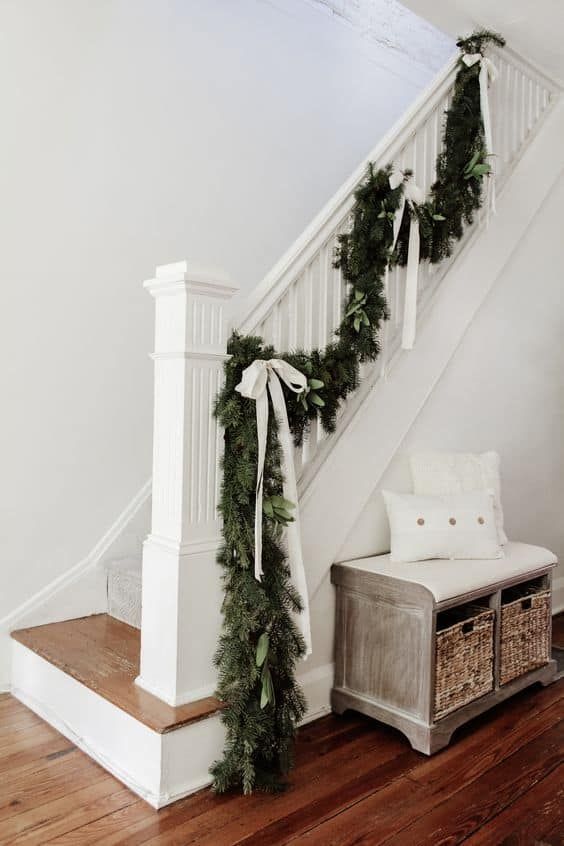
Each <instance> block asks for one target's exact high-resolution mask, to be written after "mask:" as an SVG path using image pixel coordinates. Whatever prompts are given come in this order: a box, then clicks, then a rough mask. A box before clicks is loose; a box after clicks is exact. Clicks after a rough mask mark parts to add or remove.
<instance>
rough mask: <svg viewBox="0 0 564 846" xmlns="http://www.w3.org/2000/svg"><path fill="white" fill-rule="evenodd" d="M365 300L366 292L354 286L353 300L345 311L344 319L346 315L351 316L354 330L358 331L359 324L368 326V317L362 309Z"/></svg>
mask: <svg viewBox="0 0 564 846" xmlns="http://www.w3.org/2000/svg"><path fill="white" fill-rule="evenodd" d="M367 302H368V296H367V294H365V293H364V292H363V291H359V290H358V289H357V288H355V290H354V296H353V300H352V302H351V304H350V306H349V307H348V309H347V310H346V312H345V319H346V318H347V317H353V326H354V328H355V332H360V327H361V326H370V319H369V317H368V315H367V314H366V311H365V309H364V307H365V305H366V303H367Z"/></svg>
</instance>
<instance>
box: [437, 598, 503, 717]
mask: <svg viewBox="0 0 564 846" xmlns="http://www.w3.org/2000/svg"><path fill="white" fill-rule="evenodd" d="M447 614H448V617H446V615H445V617H446V619H443V622H442V625H443V626H444V627H442V628H441V630H438V631H437V635H436V660H435V707H434V714H433V716H434V719H435V720H440V719H441V717H445V716H446V715H447V714H450V712H451V711H455V710H456V709H457V708H461V707H462V706H463V705H466V704H467V703H468V702H472V700H473V699H478V697H480V696H483V695H484V694H485V693H488V692H489V691H490V690H492V689H493V650H494V642H493V632H494V612H493V610H492V609H490V608H483V607H481V606H468V605H466V606H463V607H461V608H455V609H453V611H452V612H447Z"/></svg>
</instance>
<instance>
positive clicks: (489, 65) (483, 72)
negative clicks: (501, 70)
mask: <svg viewBox="0 0 564 846" xmlns="http://www.w3.org/2000/svg"><path fill="white" fill-rule="evenodd" d="M462 61H463V62H464V64H465V65H466V66H467V67H469V68H471V67H473V66H474V65H475V64H477V63H479V64H480V74H479V77H478V81H479V83H480V111H481V113H482V124H483V126H484V143H485V145H486V154H487V155H488V156H490V157H491V156H492V155H493V135H492V121H491V115H490V103H489V97H488V87H489V84H490V82H495V81H496V79H497V68H496V66H495V65H494V63H493V62H492V60H491V59H488V58H487V56H482V54H481V53H465V55H464V56H463V57H462ZM489 164H490V166H491V169H492V170H491V176H490V180H489V182H488V194H489V203H488V205H489V206H490V207H491V210H492V212H493V213H494V214H495V213H496V207H495V170H494V164H493V161H490V162H489Z"/></svg>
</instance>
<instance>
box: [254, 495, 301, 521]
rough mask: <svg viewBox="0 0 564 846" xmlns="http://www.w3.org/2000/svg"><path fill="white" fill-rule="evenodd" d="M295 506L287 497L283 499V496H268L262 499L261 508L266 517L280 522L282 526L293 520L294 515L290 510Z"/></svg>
mask: <svg viewBox="0 0 564 846" xmlns="http://www.w3.org/2000/svg"><path fill="white" fill-rule="evenodd" d="M295 507H296V504H295V503H294V502H290V500H289V499H284V497H283V496H268V497H265V498H264V499H263V501H262V510H263V511H264V513H265V514H266V516H267V517H270V519H271V520H274V522H275V523H280V524H281V525H282V526H287V525H288V523H293V522H294V519H295V518H294V517H292V515H291V513H290V512H291V511H292V510H293V509H294V508H295Z"/></svg>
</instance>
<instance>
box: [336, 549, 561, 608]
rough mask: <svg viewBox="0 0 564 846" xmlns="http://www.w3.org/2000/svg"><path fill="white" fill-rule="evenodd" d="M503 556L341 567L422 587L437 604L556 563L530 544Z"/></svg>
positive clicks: (383, 560) (385, 559)
mask: <svg viewBox="0 0 564 846" xmlns="http://www.w3.org/2000/svg"><path fill="white" fill-rule="evenodd" d="M504 552H505V557H504V558H496V559H495V560H490V559H485V560H484V559H481V560H475V559H465V560H459V561H449V560H438V559H433V560H431V561H413V562H410V563H407V564H393V563H392V562H391V561H390V555H389V553H388V554H387V555H375V556H373V557H371V558H358V559H356V560H353V561H344V562H342V566H348V567H355V568H356V569H358V570H366V571H368V572H369V573H378V574H379V575H382V576H390V577H391V578H394V579H401V580H402V581H407V582H413V583H415V584H419V585H423V586H424V587H426V588H427V589H428V590H429V591H430V592H431V593H432V595H433V596H434V598H435V601H436V602H445V601H446V600H448V599H454V598H455V597H457V596H463V595H464V594H467V593H472V592H473V591H475V590H480V589H481V588H487V587H489V586H490V585H496V584H499V583H500V582H503V581H505V580H508V579H514V578H518V577H519V576H525V577H526V575H527V573H534V572H535V571H536V570H541V569H542V568H546V567H548V566H550V565H554V564H556V563H557V559H556V556H555V555H554V553H553V552H550V550H548V549H544V548H543V547H542V546H531V545H530V544H528V543H508V544H507V545H506V546H505V547H504Z"/></svg>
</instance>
